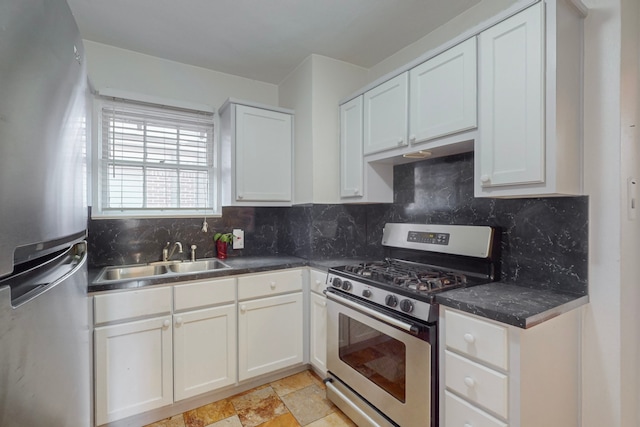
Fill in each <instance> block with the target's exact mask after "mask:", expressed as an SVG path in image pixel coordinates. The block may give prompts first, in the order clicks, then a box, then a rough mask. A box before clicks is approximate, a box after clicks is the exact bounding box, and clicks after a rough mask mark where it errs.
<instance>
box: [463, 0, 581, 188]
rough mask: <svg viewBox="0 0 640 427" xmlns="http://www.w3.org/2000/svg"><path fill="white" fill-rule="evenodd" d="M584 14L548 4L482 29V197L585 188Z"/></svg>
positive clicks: (569, 5)
mask: <svg viewBox="0 0 640 427" xmlns="http://www.w3.org/2000/svg"><path fill="white" fill-rule="evenodd" d="M545 6H546V7H545ZM582 20H583V16H582V15H581V13H580V12H579V10H578V9H576V8H575V7H574V5H573V4H572V2H569V1H563V0H558V1H547V2H540V3H538V4H535V5H533V6H531V7H529V8H528V9H525V10H524V11H522V12H520V13H518V14H516V15H514V16H512V17H511V18H509V19H506V20H504V21H502V22H500V23H498V24H497V25H495V26H493V27H491V28H489V29H487V30H486V31H483V32H482V33H481V34H480V35H479V37H478V53H479V61H478V70H479V126H478V129H479V137H478V140H477V141H476V147H475V149H476V155H475V162H476V179H475V182H476V185H475V187H476V188H475V194H476V196H477V197H482V196H489V197H526V196H540V195H578V194H581V192H582V180H581V162H582V157H581V136H580V129H581V126H582V114H581V111H582V107H581V105H582V97H581V81H582V78H581V76H582Z"/></svg>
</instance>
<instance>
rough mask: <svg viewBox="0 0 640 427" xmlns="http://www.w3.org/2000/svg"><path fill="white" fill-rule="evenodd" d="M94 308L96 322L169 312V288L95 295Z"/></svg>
mask: <svg viewBox="0 0 640 427" xmlns="http://www.w3.org/2000/svg"><path fill="white" fill-rule="evenodd" d="M94 309H95V312H94V315H95V317H94V319H95V323H96V324H100V323H106V322H115V321H118V320H125V319H134V318H136V317H145V316H152V315H159V314H165V313H171V288H170V287H164V288H155V289H144V290H138V291H126V292H118V293H114V294H105V295H96V296H95V297H94Z"/></svg>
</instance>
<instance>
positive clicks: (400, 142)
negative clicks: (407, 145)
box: [398, 138, 404, 147]
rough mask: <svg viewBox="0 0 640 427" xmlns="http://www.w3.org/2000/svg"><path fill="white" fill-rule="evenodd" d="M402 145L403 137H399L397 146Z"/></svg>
mask: <svg viewBox="0 0 640 427" xmlns="http://www.w3.org/2000/svg"><path fill="white" fill-rule="evenodd" d="M403 145H404V138H400V139H399V140H398V147H402V146H403Z"/></svg>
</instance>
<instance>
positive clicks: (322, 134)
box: [279, 55, 367, 204]
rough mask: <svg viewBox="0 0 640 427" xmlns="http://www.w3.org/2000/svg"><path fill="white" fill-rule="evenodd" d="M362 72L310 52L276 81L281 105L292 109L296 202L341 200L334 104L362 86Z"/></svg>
mask: <svg viewBox="0 0 640 427" xmlns="http://www.w3.org/2000/svg"><path fill="white" fill-rule="evenodd" d="M366 74H367V70H366V69H364V68H361V67H357V66H355V65H352V64H348V63H346V62H343V61H338V60H336V59H332V58H328V57H326V56H321V55H310V56H309V57H307V58H306V59H305V60H304V61H303V62H302V63H301V64H300V65H299V66H298V67H297V68H296V69H295V70H294V71H293V72H292V73H291V74H290V75H289V76H288V77H287V78H286V79H285V80H284V81H283V82H282V83H281V84H280V93H279V99H280V106H281V107H287V108H293V109H295V110H296V135H295V175H294V176H295V197H294V203H295V204H304V203H339V202H340V197H339V194H340V193H339V185H340V165H339V161H340V117H339V110H338V103H339V101H340V100H341V99H342V98H343V97H345V96H347V95H349V94H350V93H352V92H354V91H355V90H356V89H358V88H360V87H361V86H363V85H364V83H365V77H366Z"/></svg>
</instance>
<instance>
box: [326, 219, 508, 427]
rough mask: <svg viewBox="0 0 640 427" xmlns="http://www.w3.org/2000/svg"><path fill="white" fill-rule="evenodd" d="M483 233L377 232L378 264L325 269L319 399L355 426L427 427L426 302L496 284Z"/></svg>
mask: <svg viewBox="0 0 640 427" xmlns="http://www.w3.org/2000/svg"><path fill="white" fill-rule="evenodd" d="M497 234H498V233H497V232H496V230H495V229H493V228H491V227H483V226H457V225H430V224H426V225H425V224H396V223H388V224H386V225H385V228H384V233H383V237H382V245H383V246H384V247H385V255H386V256H385V258H384V259H382V260H379V261H373V262H367V263H359V264H353V265H344V266H340V267H334V268H331V269H330V270H329V274H328V277H327V281H328V283H329V284H330V286H329V287H328V288H327V290H326V291H325V292H326V295H327V370H328V374H327V378H326V380H325V383H326V385H327V396H328V398H329V399H330V400H331V401H332V402H333V403H335V404H336V405H337V406H338V407H339V408H340V409H341V410H342V411H343V412H344V413H346V414H347V415H348V416H349V417H350V418H351V419H352V420H353V421H354V422H356V424H358V425H359V426H361V427H362V426H402V427H425V426H430V427H436V426H437V422H438V395H437V390H438V375H437V374H438V363H437V354H438V350H437V348H438V344H437V343H438V340H437V322H438V307H437V305H436V304H435V302H434V298H435V295H436V294H437V293H439V292H443V291H446V290H449V289H454V288H458V287H463V286H473V285H478V284H482V283H487V282H490V281H493V280H495V278H496V274H497V273H496V265H497V263H496V255H497V249H498V246H499V245H498V244H497Z"/></svg>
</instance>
